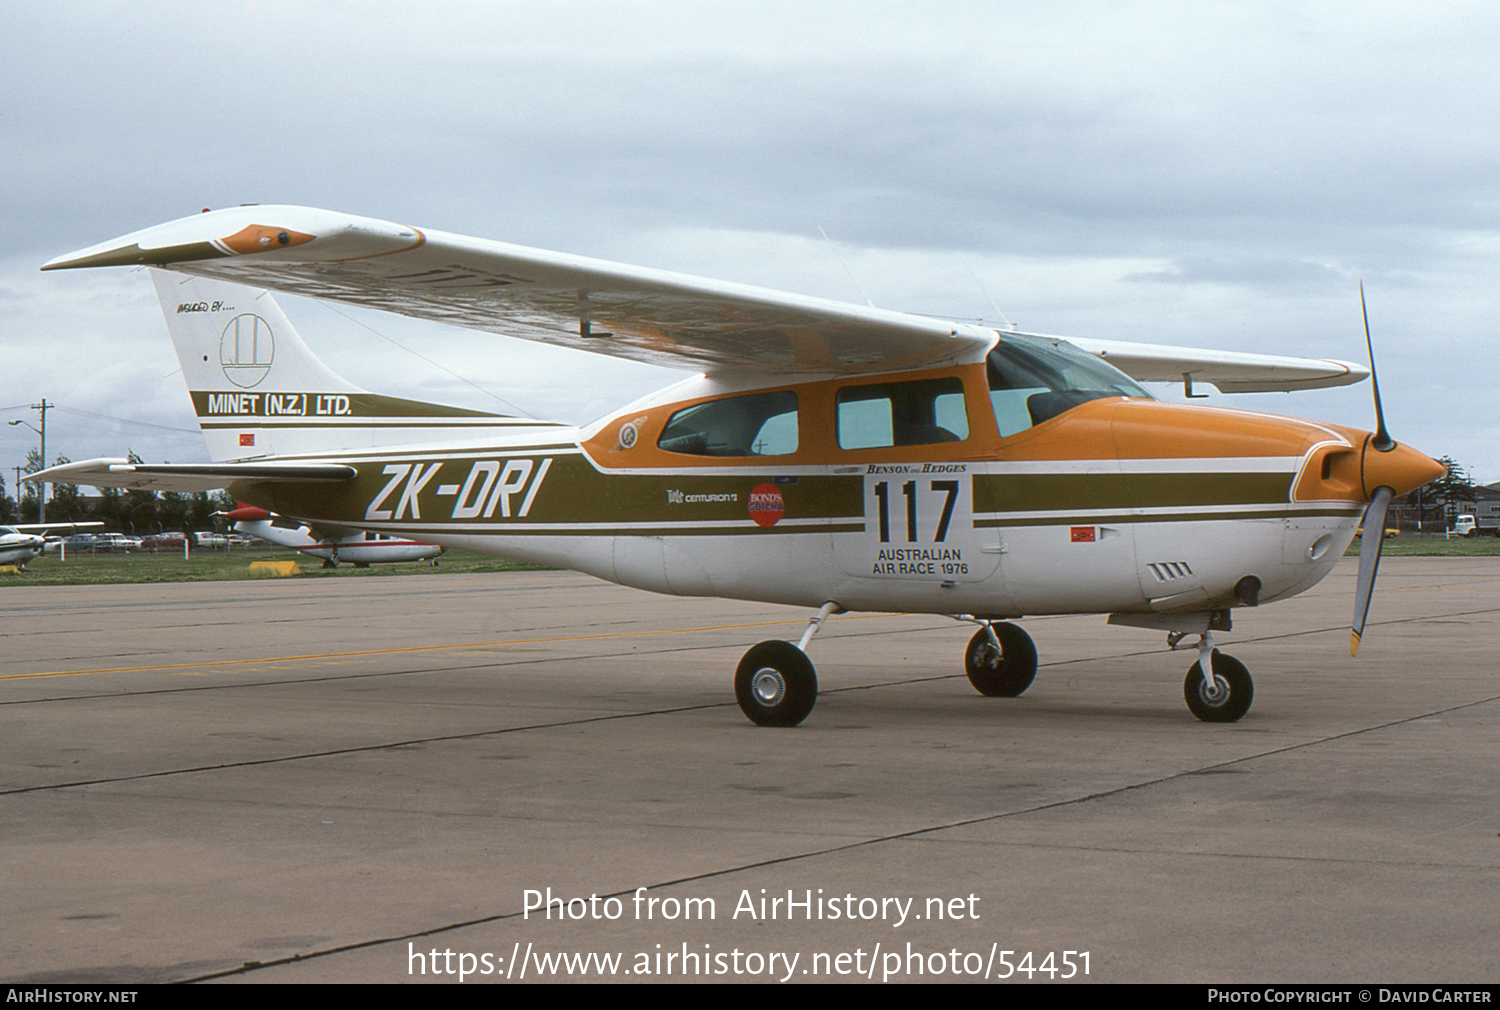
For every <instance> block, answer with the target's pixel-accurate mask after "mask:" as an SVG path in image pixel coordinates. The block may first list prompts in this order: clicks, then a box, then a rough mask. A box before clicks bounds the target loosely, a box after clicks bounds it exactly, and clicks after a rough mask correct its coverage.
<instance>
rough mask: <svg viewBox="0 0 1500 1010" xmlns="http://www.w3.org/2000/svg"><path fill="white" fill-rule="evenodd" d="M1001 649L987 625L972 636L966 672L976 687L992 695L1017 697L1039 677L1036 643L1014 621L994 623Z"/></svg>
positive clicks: (965, 660) (977, 689) (966, 652)
mask: <svg viewBox="0 0 1500 1010" xmlns="http://www.w3.org/2000/svg"><path fill="white" fill-rule="evenodd" d="M990 627H992V628H994V630H995V637H996V638H997V639H999V640H1000V648H999V649H998V650H996V648H995V644H994V643H993V642H991V641H990V635H989V632H987V631H985V630H984V629H983V628H981V629H980V630H979V632H978V633H977V634H975V635H974V637H973V638H971V639H969V648H968V649H967V650H965V652H964V672H965V673H967V674H968V675H969V683H970V684H973V685H974V690H976V691H978V692H979V693H980V694H982V695H985V696H987V697H990V698H1014V697H1016V696H1017V695H1019V694H1021V692H1023V691H1025V690H1026V689H1027V688H1028V687H1030V686H1031V681H1032V679H1033V678H1035V677H1036V643H1035V642H1033V641H1032V640H1031V636H1030V635H1028V634H1026V632H1024V631H1022V630H1021V629H1020V628H1018V627H1016V626H1015V625H1014V624H992V625H990Z"/></svg>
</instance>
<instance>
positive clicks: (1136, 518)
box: [974, 509, 1359, 529]
mask: <svg viewBox="0 0 1500 1010" xmlns="http://www.w3.org/2000/svg"><path fill="white" fill-rule="evenodd" d="M1358 514H1359V510H1358V509H1264V510H1252V511H1241V512H1165V513H1161V512H1157V513H1149V514H1148V513H1139V512H1127V513H1119V514H1113V515H1110V514H1106V515H1087V516H1079V515H1054V516H1047V517H1045V518H1043V517H1037V518H1005V519H975V520H974V528H975V529H995V528H997V527H1006V526H1108V525H1112V524H1113V525H1121V526H1125V525H1129V524H1131V523H1175V522H1183V523H1197V522H1213V521H1220V522H1234V521H1238V520H1240V519H1299V518H1313V517H1339V516H1342V517H1345V518H1347V517H1349V516H1356V515H1358Z"/></svg>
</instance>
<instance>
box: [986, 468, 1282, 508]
mask: <svg viewBox="0 0 1500 1010" xmlns="http://www.w3.org/2000/svg"><path fill="white" fill-rule="evenodd" d="M1291 488H1292V475H1291V474H1290V473H1286V472H1280V473H1257V472H1250V473H1243V472H1242V473H1234V472H1213V471H1209V472H1205V473H1201V474H1199V473H1058V474H1037V473H1025V474H976V475H975V476H974V511H975V512H1038V511H1044V510H1052V509H1056V508H1057V507H1058V505H1059V503H1064V504H1065V506H1066V507H1067V508H1070V509H1140V508H1170V507H1173V506H1177V507H1198V508H1203V507H1205V506H1209V505H1265V504H1270V503H1272V502H1284V501H1287V500H1288V499H1289V498H1290V497H1291Z"/></svg>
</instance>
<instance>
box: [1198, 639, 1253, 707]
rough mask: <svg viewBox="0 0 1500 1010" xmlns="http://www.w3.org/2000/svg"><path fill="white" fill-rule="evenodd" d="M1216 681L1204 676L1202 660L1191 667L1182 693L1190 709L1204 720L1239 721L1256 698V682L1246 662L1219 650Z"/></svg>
mask: <svg viewBox="0 0 1500 1010" xmlns="http://www.w3.org/2000/svg"><path fill="white" fill-rule="evenodd" d="M1212 665H1213V671H1214V676H1213V681H1212V682H1209V681H1208V680H1206V679H1205V678H1204V676H1203V671H1202V666H1203V664H1202V663H1201V662H1198V663H1194V664H1193V667H1192V669H1190V670H1188V675H1187V680H1186V681H1185V682H1184V683H1183V685H1182V696H1183V698H1184V699H1185V700H1186V701H1187V707H1188V709H1189V710H1190V711H1191V712H1192V713H1193V715H1195V716H1197V717H1198V718H1199V719H1201V720H1202V721H1204V722H1238V721H1239V720H1240V717H1241V716H1243V715H1244V714H1245V713H1246V712H1248V711H1250V703H1251V702H1252V701H1254V700H1255V683H1254V681H1252V680H1251V679H1250V671H1249V670H1247V669H1245V664H1244V663H1241V662H1240V661H1239V660H1237V659H1235V658H1234V657H1233V656H1226V655H1224V654H1223V653H1222V652H1220V651H1219V650H1217V649H1215V650H1214V653H1213V660H1212Z"/></svg>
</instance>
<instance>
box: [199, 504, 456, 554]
mask: <svg viewBox="0 0 1500 1010" xmlns="http://www.w3.org/2000/svg"><path fill="white" fill-rule="evenodd" d="M220 515H222V516H223V517H224V518H225V519H228V520H230V521H232V522H233V523H234V527H233V529H234V531H235V532H236V533H243V534H245V535H246V536H252V537H256V538H258V539H260V540H264V541H265V542H266V543H268V544H275V545H277V546H278V547H289V548H291V549H292V550H294V551H300V552H301V553H303V554H306V555H307V556H308V557H313V558H319V559H320V560H322V562H323V567H324V568H337V567H338V566H339V563H340V562H345V561H347V562H348V563H349V564H351V565H353V566H354V567H355V568H368V567H370V566H371V565H382V564H388V563H390V562H393V561H429V560H430V561H432V562H433V563H434V564H436V563H437V562H436V558H437V557H438V556H439V555H440V554H442V553H443V552H444V551H446V550H447V548H446V547H438V546H435V545H433V544H419V543H417V542H416V541H415V540H403V539H401V538H399V537H393V536H389V535H388V534H385V533H369V532H365V531H363V530H349V529H347V528H336V529H333V530H326V529H322V528H315V527H313V526H311V525H309V524H305V523H304V524H302V525H299V526H297V527H295V528H291V527H287V526H277V525H275V524H274V523H273V522H272V520H273V519H274V518H275V515H274V514H273V513H271V512H268V511H266V510H265V509H261V508H256V507H255V506H253V505H244V504H240V505H239V506H238V507H237V508H234V509H231V510H230V511H228V512H222V513H220Z"/></svg>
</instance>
